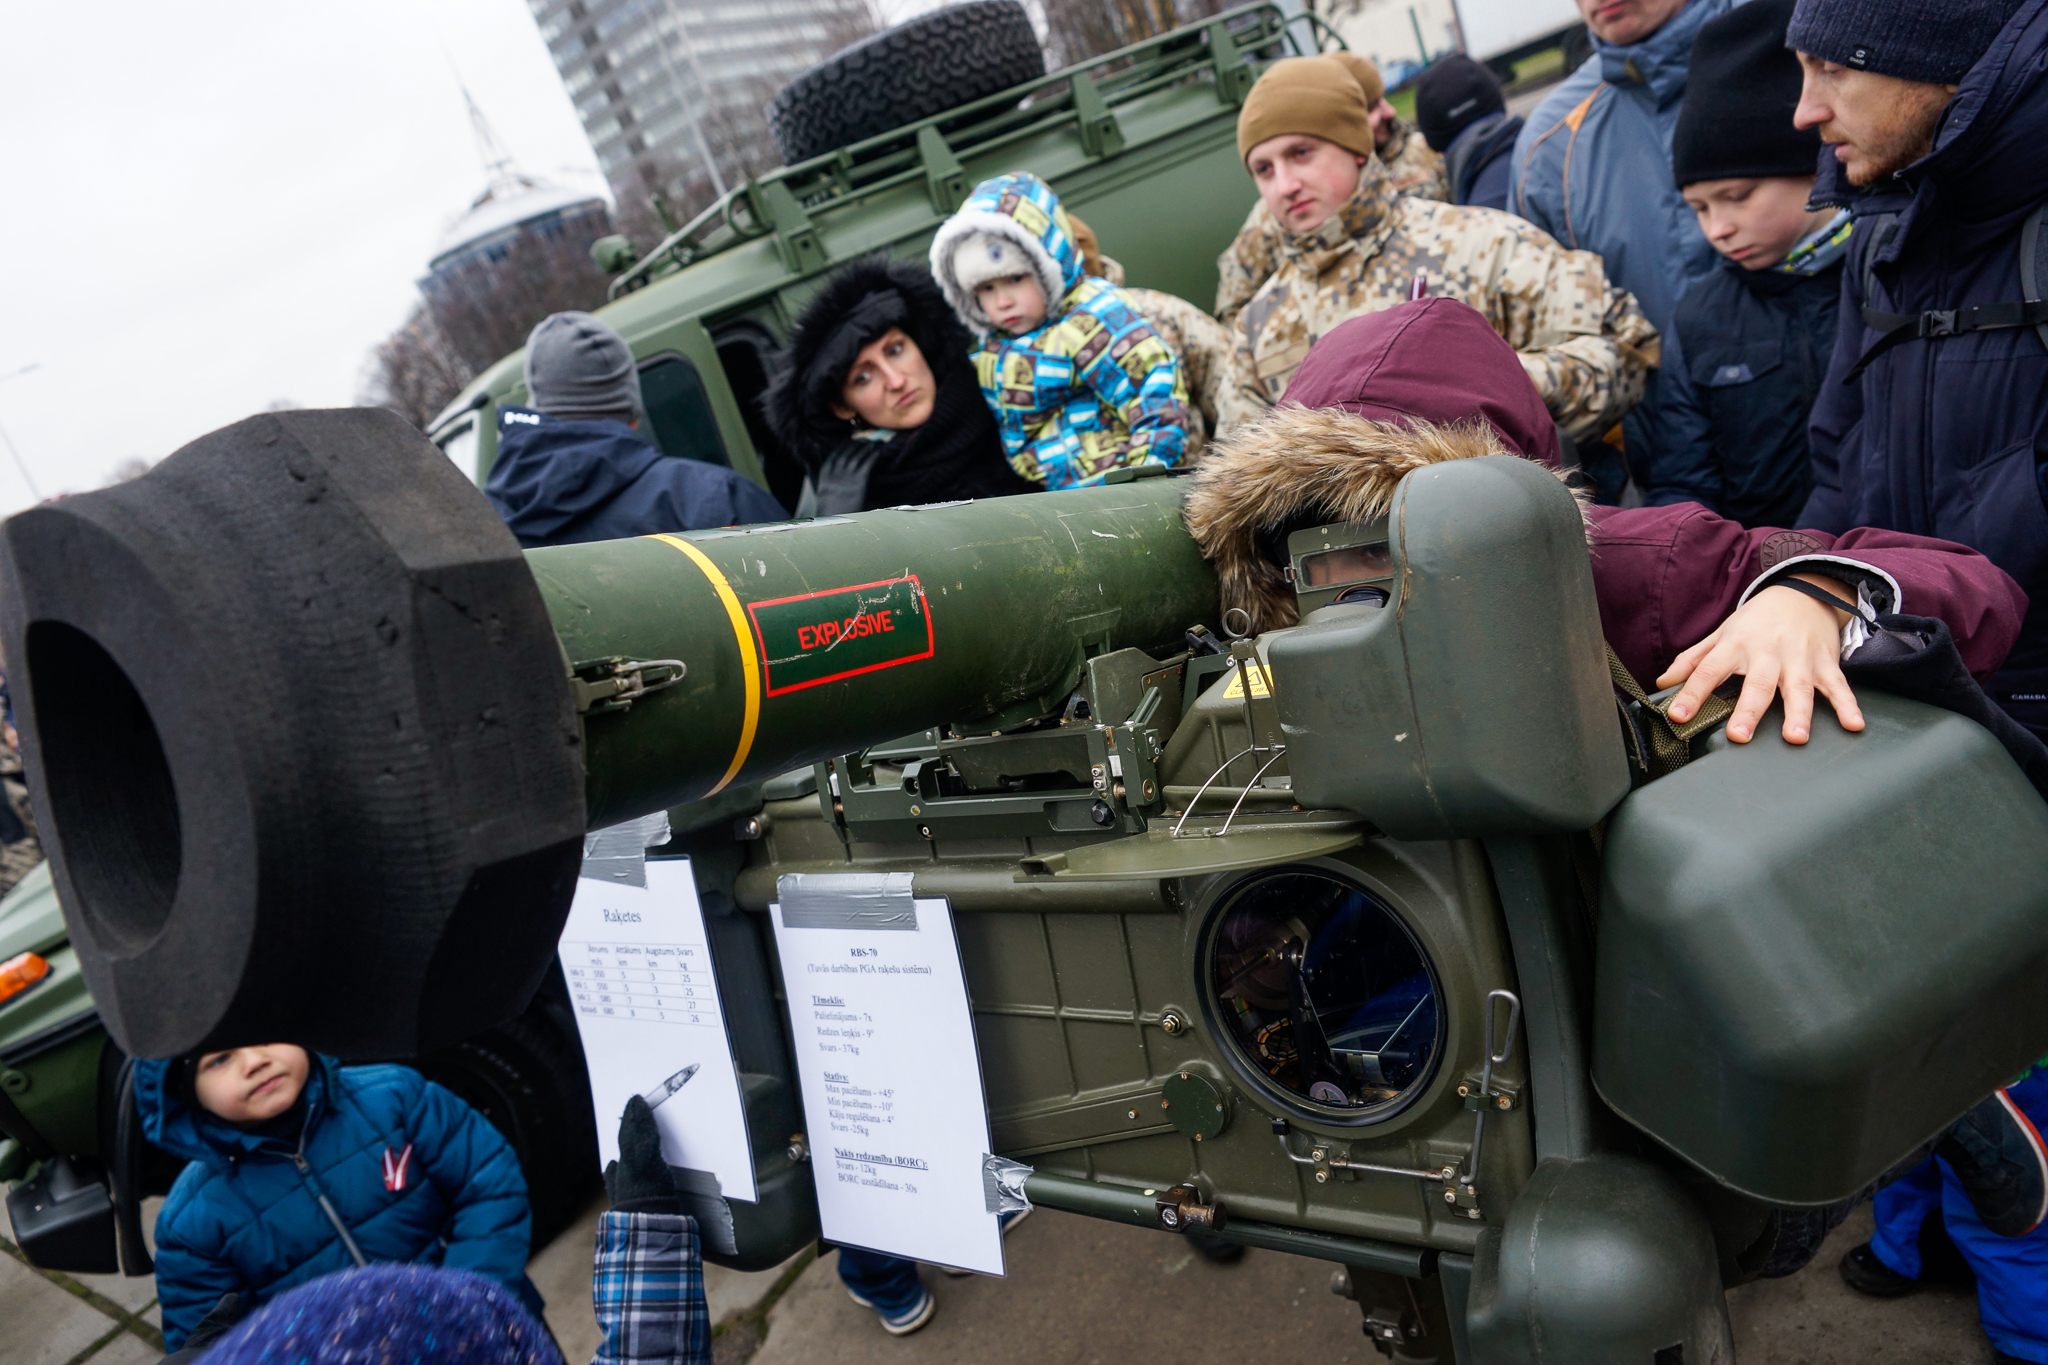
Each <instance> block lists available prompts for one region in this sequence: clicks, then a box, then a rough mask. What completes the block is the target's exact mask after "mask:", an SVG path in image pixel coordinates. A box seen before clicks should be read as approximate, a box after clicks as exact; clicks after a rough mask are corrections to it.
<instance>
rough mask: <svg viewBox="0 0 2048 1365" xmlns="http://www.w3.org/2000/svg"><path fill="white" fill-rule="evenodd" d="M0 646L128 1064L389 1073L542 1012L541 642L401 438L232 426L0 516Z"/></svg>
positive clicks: (555, 889) (436, 467) (488, 551)
mask: <svg viewBox="0 0 2048 1365" xmlns="http://www.w3.org/2000/svg"><path fill="white" fill-rule="evenodd" d="M0 647H4V650H5V654H6V657H7V659H8V661H9V663H10V665H11V666H10V668H9V670H8V674H9V677H8V681H9V683H10V684H11V689H12V694H13V699H14V705H15V711H16V716H17V719H18V723H19V726H20V730H21V734H22V740H23V750H24V754H23V757H24V759H25V761H26V767H27V771H28V782H29V791H30V793H31V796H32V799H33V801H34V803H35V807H36V811H37V813H38V815H39V817H40V823H41V826H42V835H43V840H44V847H45V848H46V849H47V850H48V852H49V855H50V863H51V870H52V873H53V874H54V876H55V879H56V885H57V894H58V897H59V899H60V900H61V901H62V902H63V905H64V917H65V922H66V924H67V926H68V927H69V930H70V934H71V942H72V944H73V946H74V947H75V948H76V949H77V951H78V957H79V960H80V963H81V964H82V965H83V967H84V970H85V977H86V981H87V983H88V984H89V985H90V986H91V988H92V993H93V998H94V1001H95V1003H96V1004H97V1005H98V1006H99V1010H100V1015H101V1017H102V1018H103V1019H104V1020H105V1022H106V1024H107V1027H108V1029H109V1031H110V1032H112V1034H113V1035H114V1039H115V1041H116V1042H118V1043H119V1044H120V1045H121V1047H122V1048H123V1049H125V1050H126V1051H127V1052H128V1053H130V1054H131V1055H134V1056H141V1057H165V1056H170V1055H174V1054H177V1053H182V1052H187V1051H191V1050H193V1049H197V1048H211V1047H224V1046H233V1045H237V1044H243V1043H262V1042H271V1041H291V1042H297V1043H301V1044H304V1045H306V1046H308V1047H312V1048H316V1049H318V1050H320V1051H324V1052H331V1053H337V1054H339V1055H341V1056H343V1057H366V1056H375V1057H390V1056H403V1055H411V1054H415V1053H418V1052H422V1051H427V1050H430V1049H433V1048H436V1047H440V1046H443V1045H445V1044H448V1043H451V1042H454V1041H455V1040H457V1039H459V1038H462V1037H465V1036H467V1035H469V1034H472V1033H475V1032H477V1031H478V1030H480V1029H482V1028H485V1027H488V1026H490V1025H492V1024H495V1023H498V1022H500V1021H502V1020H504V1019H507V1018H510V1017H511V1016H513V1015H515V1014H517V1013H518V1012H519V1011H520V1009H521V1008H522V1007H523V1006H524V1005H525V1003H526V1001H527V999H528V997H529V996H531V995H532V994H533V991H534V989H535V987H536V986H537V985H538V984H539V983H540V981H541V978H542V976H543V974H544V973H545V972H546V970H547V967H548V965H549V963H550V962H551V961H552V960H553V957H554V949H555V941H556V938H557V936H558V935H559V933H560V931H561V924H562V920H563V918H564V917H565V916H566V915H567V913H568V903H569V898H570V896H571V895H572V894H573V892H574V887H575V878H576V872H577V867H578V863H579V860H580V857H581V849H582V839H581V836H582V832H583V776H582V768H581V762H580V751H579V742H580V741H579V736H578V731H577V724H576V714H575V709H574V704H573V702H572V700H571V697H570V692H569V686H568V681H567V678H566V676H565V675H566V669H565V667H564V664H563V659H562V654H561V646H560V645H559V644H558V643H557V642H556V639H555V634H554V630H553V628H552V627H551V625H550V624H549V621H548V616H547V612H546V609H545V608H544V607H543V605H542V602H541V596H540V590H539V588H538V587H537V586H536V585H535V583H534V581H533V576H532V574H531V573H530V572H528V570H527V567H526V561H525V557H524V555H523V554H522V553H521V551H520V549H519V547H518V545H517V543H516V542H515V541H514V540H513V538H512V535H511V533H510V532H509V531H507V530H506V529H505V526H504V524H503V523H502V522H501V521H500V520H499V519H498V517H497V515H496V513H495V512H493V511H492V509H491V506H490V504H489V503H487V502H486V501H484V498H483V496H482V494H480V493H479V492H478V491H477V490H476V488H475V487H473V486H472V485H471V484H470V483H469V481H468V480H467V479H465V478H464V477H463V476H462V475H461V474H460V473H459V472H458V471H457V470H456V468H455V467H454V465H452V464H450V463H449V461H448V459H447V457H446V456H444V455H442V454H441V452H440V451H438V450H437V449H435V448H434V446H433V445H432V444H431V443H429V442H428V441H427V440H426V438H424V437H423V436H421V435H420V433H419V432H417V431H415V430H413V429H412V428H411V427H410V426H408V425H406V424H405V422H403V421H402V420H400V419H399V418H398V417H396V416H394V415H393V414H391V413H388V412H382V411H376V410H370V409H355V410H347V411H337V412H285V413H277V414H274V415H269V416H263V417H252V418H250V419H249V420H247V421H244V422H240V423H237V424H236V425H234V426H231V427H227V428H225V429H224V430H221V431H217V432H214V433H213V434H212V435H210V436H205V437H202V438H201V439H199V440H198V441H195V442H193V443H192V444H191V445H188V446H186V447H185V448H184V449H182V450H180V451H178V452H177V453H176V454H174V455H172V456H170V457H169V458H168V459H166V460H164V461H163V463H161V464H159V465H158V466H157V467H156V468H155V469H154V470H152V471H150V473H148V474H147V475H145V476H143V477H142V478H140V479H137V480H134V481H133V482H130V483H125V484H121V485H120V486H118V487H115V488H108V489H103V490H101V491H99V492H94V493H86V494H82V495H79V496H76V497H70V498H65V499H63V500H62V501H59V502H54V503H49V504H46V505H44V506H41V507H36V508H32V509H30V510H29V511H26V512H23V513H21V514H20V515H18V516H15V517H13V518H12V519H10V520H9V521H8V522H7V523H6V525H5V526H4V527H0Z"/></svg>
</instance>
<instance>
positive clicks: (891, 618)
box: [747, 574, 934, 697]
mask: <svg viewBox="0 0 2048 1365" xmlns="http://www.w3.org/2000/svg"><path fill="white" fill-rule="evenodd" d="M747 614H748V615H749V616H751V617H752V618H753V621H754V638H755V639H756V640H757V641H759V642H760V645H761V661H762V664H763V666H764V669H765V671H766V674H767V685H766V687H765V688H763V691H764V692H765V693H766V694H767V695H768V696H771V697H779V696H781V695H782V694H783V693H785V692H799V691H802V690H803V689H804V688H806V687H816V686H818V685H819V684H820V683H828V682H837V681H838V680H839V679H841V678H851V677H855V676H857V675H858V674H862V673H872V672H874V671H875V670H876V669H878V668H893V667H895V666H896V665H897V664H907V663H915V662H916V661H917V660H919V659H929V658H931V657H932V654H933V652H934V645H933V637H932V618H931V615H930V613H929V612H927V611H926V610H925V601H924V585H923V584H921V583H919V582H918V581H917V575H916V574H905V575H903V577H901V578H891V579H886V580H884V581H883V582H880V583H862V584H860V585H858V586H856V587H851V588H827V589H826V590H825V591H823V592H807V593H804V594H803V595H802V596H799V597H778V598H776V599H775V600H774V601H772V602H755V603H753V604H751V605H750V606H748V608H747Z"/></svg>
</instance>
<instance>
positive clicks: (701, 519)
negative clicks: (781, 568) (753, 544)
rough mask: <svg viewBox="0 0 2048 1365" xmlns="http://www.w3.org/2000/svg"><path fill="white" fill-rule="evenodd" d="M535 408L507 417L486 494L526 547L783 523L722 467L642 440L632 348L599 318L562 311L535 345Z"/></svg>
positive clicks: (529, 367)
mask: <svg viewBox="0 0 2048 1365" xmlns="http://www.w3.org/2000/svg"><path fill="white" fill-rule="evenodd" d="M525 377H526V392H527V402H528V403H529V404H530V406H528V407H523V408H522V407H514V406H512V405H510V404H506V405H503V406H500V407H499V409H498V455H497V458H496V459H495V460H493V461H492V462H491V472H490V475H489V477H488V478H486V479H485V480H484V496H485V497H487V498H489V499H490V500H491V505H492V506H493V507H496V508H497V509H498V515H499V516H501V517H503V518H504V519H505V524H506V525H507V526H509V527H511V529H512V534H513V535H515V536H517V537H518V538H519V543H520V544H521V545H523V546H525V547H527V548H528V549H532V548H533V547H534V546H537V545H579V544H582V543H583V542H585V541H592V540H623V539H625V538H626V537H628V536H646V535H659V534H662V533H664V532H676V531H698V530H705V529H708V528H710V527H714V526H734V525H741V524H744V523H748V522H758V521H781V520H782V519H783V518H784V517H786V516H787V515H788V513H786V512H784V511H783V509H782V505H781V504H780V503H778V502H776V501H775V499H774V498H773V497H771V496H769V494H768V493H767V492H766V491H765V490H764V489H762V488H761V487H759V486H758V485H756V484H755V483H753V482H752V481H750V480H748V479H745V478H743V477H741V476H740V475H738V474H736V473H734V472H733V471H732V470H730V469H727V468H726V467H725V466H723V465H715V464H707V463H705V462H704V461H702V460H690V459H680V458H677V457H674V456H670V455H668V454H667V453H665V452H664V451H663V450H662V448H661V447H660V446H658V445H656V444H655V443H654V442H653V441H651V440H649V439H648V438H647V436H646V435H645V434H644V433H642V432H641V430H640V424H641V421H642V420H643V418H644V416H645V411H644V409H643V408H642V405H641V399H640V374H639V371H638V369H637V368H636V366H635V364H634V360H633V348H632V347H631V346H629V345H627V344H626V339H625V338H624V337H622V336H620V335H619V334H618V332H616V331H615V330H613V329H612V328H611V327H610V326H609V325H608V324H607V323H605V322H604V321H603V320H602V319H601V318H596V317H592V316H591V315H590V314H588V313H555V314H553V315H552V316H549V317H546V318H543V319H541V321H540V324H539V325H538V326H536V327H535V328H534V329H533V332H532V333H531V334H530V335H529V336H528V337H527V338H526V361H525Z"/></svg>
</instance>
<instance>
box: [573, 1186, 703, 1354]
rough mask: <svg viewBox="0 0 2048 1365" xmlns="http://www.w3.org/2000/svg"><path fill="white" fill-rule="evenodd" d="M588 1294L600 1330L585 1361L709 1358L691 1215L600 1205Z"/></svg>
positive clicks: (700, 1272) (698, 1253) (700, 1256)
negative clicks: (616, 1209) (609, 1209)
mask: <svg viewBox="0 0 2048 1365" xmlns="http://www.w3.org/2000/svg"><path fill="white" fill-rule="evenodd" d="M590 1297H591V1301H592V1302H593V1303H594V1304H595V1305H596V1307H597V1325H598V1328H599V1329H600V1330H601V1331H603V1333H604V1342H603V1344H602V1345H600V1346H599V1347H598V1348H597V1354H596V1355H595V1356H593V1357H592V1358H591V1365H655V1363H656V1362H660V1363H661V1365H670V1362H673V1363H674V1365H711V1309H710V1307H709V1305H707V1304H706V1303H705V1301H704V1255H703V1252H702V1250H701V1249H700V1248H699V1246H698V1243H697V1220H696V1219H694V1218H691V1217H690V1216H689V1215H687V1214H669V1213H615V1212H606V1214H605V1215H604V1218H603V1220H602V1221H601V1222H600V1223H599V1224H598V1228H597V1260H596V1264H595V1265H594V1267H593V1270H592V1276H591V1284H590Z"/></svg>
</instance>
